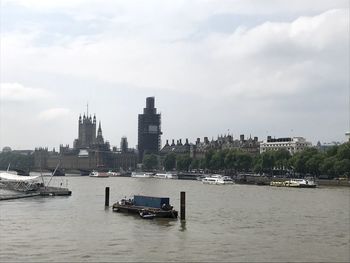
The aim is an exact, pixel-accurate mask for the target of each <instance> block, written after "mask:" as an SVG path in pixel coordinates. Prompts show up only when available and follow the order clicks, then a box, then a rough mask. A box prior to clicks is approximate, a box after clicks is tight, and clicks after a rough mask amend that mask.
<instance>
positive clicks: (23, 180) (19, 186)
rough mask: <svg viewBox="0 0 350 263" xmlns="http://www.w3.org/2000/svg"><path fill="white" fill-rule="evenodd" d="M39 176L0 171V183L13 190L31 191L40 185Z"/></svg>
mask: <svg viewBox="0 0 350 263" xmlns="http://www.w3.org/2000/svg"><path fill="white" fill-rule="evenodd" d="M39 177H40V176H39V175H37V176H20V175H17V174H13V173H10V172H8V171H7V172H0V184H1V185H2V186H3V187H5V188H7V189H9V190H15V191H21V192H26V191H33V190H37V189H38V188H39V187H40V183H39V180H38V178H39Z"/></svg>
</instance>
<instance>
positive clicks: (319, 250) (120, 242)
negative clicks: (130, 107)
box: [0, 177, 350, 262]
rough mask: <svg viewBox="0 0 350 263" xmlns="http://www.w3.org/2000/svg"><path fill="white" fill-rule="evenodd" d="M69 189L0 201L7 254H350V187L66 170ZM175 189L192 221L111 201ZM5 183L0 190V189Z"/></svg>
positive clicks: (1, 247)
mask: <svg viewBox="0 0 350 263" xmlns="http://www.w3.org/2000/svg"><path fill="white" fill-rule="evenodd" d="M65 179H68V181H69V188H70V190H72V191H73V194H72V196H70V197H46V198H42V197H35V198H30V199H18V200H12V201H3V202H0V261H1V262H7V261H18V262H23V261H26V262H37V261H45V262H47V261H69V262H71V261H76V262H81V261H87V262H96V261H103V262H107V261H109V262H111V261H114V262H115V261H122V262H125V261H144V262H149V261H162V262H164V261H230V262H231V261H238V262H242V261H245V262H252V261H265V262H266V261H268V262H271V261H275V262H281V261H314V262H334V261H338V262H339V261H344V262H346V261H349V259H350V255H349V249H348V247H349V238H350V234H349V233H350V229H349V227H350V226H349V221H350V215H349V209H348V208H349V205H350V204H349V202H350V201H349V200H350V191H349V189H348V188H318V189H290V188H274V187H269V186H249V185H227V186H216V185H203V184H201V183H200V182H197V181H181V180H157V179H149V178H145V179H143V178H137V179H136V178H105V179H103V180H101V179H95V178H89V177H66V178H65ZM106 186H109V187H110V191H111V192H110V196H111V201H110V204H113V202H115V201H117V200H120V199H121V198H123V197H124V196H127V197H128V196H132V195H134V194H144V195H155V196H169V197H170V200H171V203H172V205H173V206H174V208H175V209H177V210H179V208H180V192H181V191H185V192H186V221H180V220H174V219H170V220H169V219H158V218H157V219H153V220H143V219H141V218H140V217H139V216H138V215H132V214H123V213H115V212H113V211H112V209H111V208H105V206H104V190H105V187H106ZM1 193H2V192H0V194H1Z"/></svg>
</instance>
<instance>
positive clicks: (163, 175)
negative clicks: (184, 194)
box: [154, 172, 178, 179]
mask: <svg viewBox="0 0 350 263" xmlns="http://www.w3.org/2000/svg"><path fill="white" fill-rule="evenodd" d="M154 178H158V179H178V176H177V174H174V173H169V172H167V173H156V174H155V175H154Z"/></svg>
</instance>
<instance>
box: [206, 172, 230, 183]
mask: <svg viewBox="0 0 350 263" xmlns="http://www.w3.org/2000/svg"><path fill="white" fill-rule="evenodd" d="M202 183H203V184H219V185H224V184H234V182H233V180H232V179H231V178H230V177H228V176H223V175H220V174H214V175H211V176H207V177H204V178H203V179H202Z"/></svg>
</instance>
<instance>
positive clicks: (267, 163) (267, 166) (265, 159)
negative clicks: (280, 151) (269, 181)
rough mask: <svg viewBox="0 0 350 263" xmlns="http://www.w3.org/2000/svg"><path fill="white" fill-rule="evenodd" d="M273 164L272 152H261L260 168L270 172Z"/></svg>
mask: <svg viewBox="0 0 350 263" xmlns="http://www.w3.org/2000/svg"><path fill="white" fill-rule="evenodd" d="M274 166H275V158H274V154H273V152H264V153H262V154H261V168H262V170H263V171H264V172H269V173H271V170H272V168H273V167H274Z"/></svg>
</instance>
